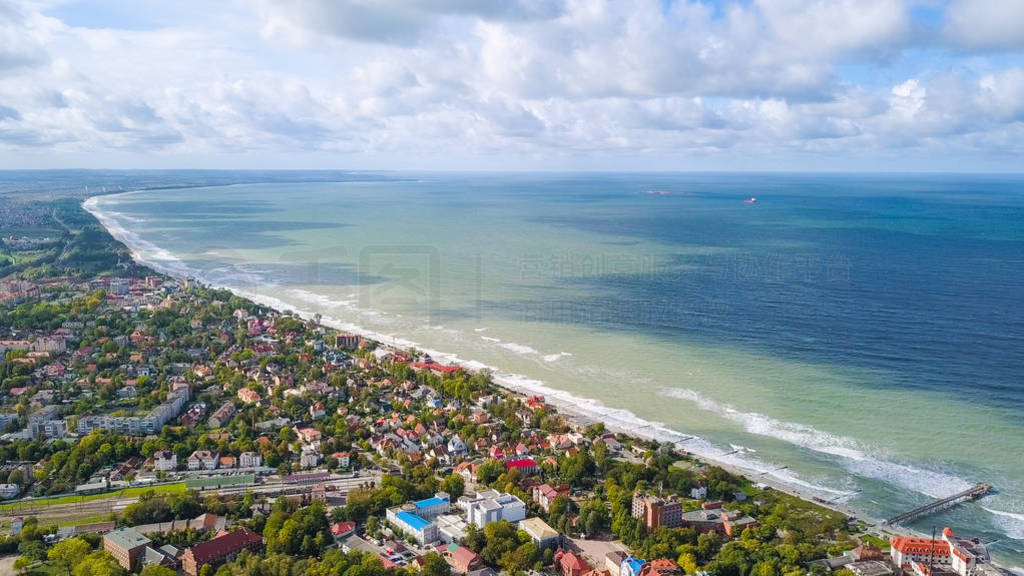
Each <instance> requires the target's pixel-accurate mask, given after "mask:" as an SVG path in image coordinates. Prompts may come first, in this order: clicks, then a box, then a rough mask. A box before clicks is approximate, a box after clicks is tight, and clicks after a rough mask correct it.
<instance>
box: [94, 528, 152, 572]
mask: <svg viewBox="0 0 1024 576" xmlns="http://www.w3.org/2000/svg"><path fill="white" fill-rule="evenodd" d="M151 542H152V541H151V540H150V539H149V538H146V537H145V536H143V535H142V534H141V533H140V532H139V531H138V530H136V529H134V528H121V529H120V530H114V531H113V532H107V533H106V534H104V535H103V549H104V550H106V551H107V552H110V554H111V555H112V556H113V557H114V558H115V559H116V560H117V563H118V564H120V565H121V567H122V568H124V569H125V570H132V571H134V570H135V569H136V568H138V567H139V565H140V564H141V561H142V556H143V554H145V551H146V547H147V546H149V544H150V543H151Z"/></svg>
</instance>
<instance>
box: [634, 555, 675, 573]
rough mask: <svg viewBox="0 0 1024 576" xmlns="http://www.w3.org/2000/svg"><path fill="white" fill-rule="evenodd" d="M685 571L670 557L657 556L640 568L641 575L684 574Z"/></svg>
mask: <svg viewBox="0 0 1024 576" xmlns="http://www.w3.org/2000/svg"><path fill="white" fill-rule="evenodd" d="M682 574H683V571H682V570H680V569H679V565H678V564H676V563H675V561H674V560H669V559H668V558H656V559H654V560H651V561H650V562H647V563H645V564H644V567H643V568H642V569H641V570H640V576H673V575H679V576H682Z"/></svg>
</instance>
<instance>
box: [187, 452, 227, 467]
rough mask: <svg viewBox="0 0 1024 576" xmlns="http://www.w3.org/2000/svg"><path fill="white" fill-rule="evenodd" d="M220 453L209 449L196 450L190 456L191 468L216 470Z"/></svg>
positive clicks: (189, 463)
mask: <svg viewBox="0 0 1024 576" xmlns="http://www.w3.org/2000/svg"><path fill="white" fill-rule="evenodd" d="M219 462H220V455H219V454H217V453H216V452H210V451H209V450H196V451H195V452H193V453H192V454H191V455H190V456H189V457H188V469H189V470H216V469H217V464H218V463H219Z"/></svg>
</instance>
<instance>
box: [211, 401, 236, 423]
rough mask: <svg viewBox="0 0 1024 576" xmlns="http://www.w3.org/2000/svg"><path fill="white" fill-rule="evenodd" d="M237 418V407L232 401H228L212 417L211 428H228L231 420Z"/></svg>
mask: <svg viewBox="0 0 1024 576" xmlns="http://www.w3.org/2000/svg"><path fill="white" fill-rule="evenodd" d="M234 416H235V405H234V404H232V403H231V401H227V402H225V403H224V404H222V405H221V407H220V408H217V411H216V412H214V413H213V415H211V416H210V421H209V424H210V428H221V427H223V426H227V424H228V422H231V418H233V417H234Z"/></svg>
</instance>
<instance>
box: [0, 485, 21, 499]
mask: <svg viewBox="0 0 1024 576" xmlns="http://www.w3.org/2000/svg"><path fill="white" fill-rule="evenodd" d="M20 493H21V488H19V487H18V485H17V484H0V498H3V499H7V498H14V497H15V496H17V495H18V494H20Z"/></svg>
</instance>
